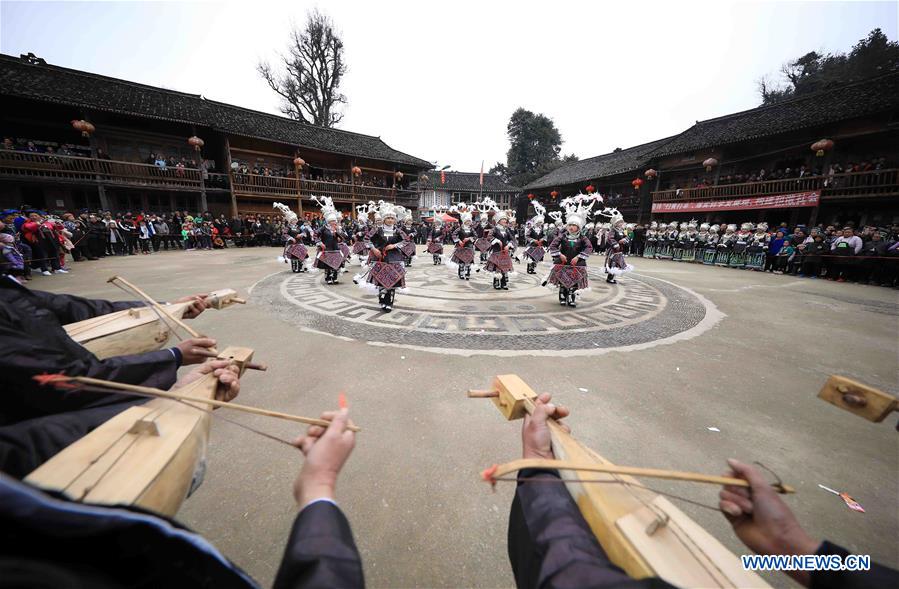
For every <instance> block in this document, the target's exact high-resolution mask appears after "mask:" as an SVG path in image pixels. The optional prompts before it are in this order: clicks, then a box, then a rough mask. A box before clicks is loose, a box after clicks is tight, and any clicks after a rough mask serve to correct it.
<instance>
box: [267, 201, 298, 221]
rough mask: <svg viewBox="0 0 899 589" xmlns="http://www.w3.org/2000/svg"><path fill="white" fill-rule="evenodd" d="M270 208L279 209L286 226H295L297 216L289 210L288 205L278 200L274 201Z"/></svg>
mask: <svg viewBox="0 0 899 589" xmlns="http://www.w3.org/2000/svg"><path fill="white" fill-rule="evenodd" d="M272 208H273V209H278V210H279V211H281V214H282V215H284V220H285V221H286V222H287V226H288V227H296V225H297V222H298V220H299V217H297V214H296V213H294V212H293V211H292V210H290V207H288V206H287V205H285V204H282V203H280V202H276V203H272Z"/></svg>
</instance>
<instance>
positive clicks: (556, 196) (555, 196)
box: [549, 190, 559, 200]
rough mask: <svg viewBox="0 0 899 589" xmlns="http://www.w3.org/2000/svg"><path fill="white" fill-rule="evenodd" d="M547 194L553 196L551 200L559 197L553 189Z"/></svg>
mask: <svg viewBox="0 0 899 589" xmlns="http://www.w3.org/2000/svg"><path fill="white" fill-rule="evenodd" d="M549 195H550V196H551V197H553V200H555V199H557V198H559V193H558V192H556V191H555V190H553V191H552V192H550V193H549Z"/></svg>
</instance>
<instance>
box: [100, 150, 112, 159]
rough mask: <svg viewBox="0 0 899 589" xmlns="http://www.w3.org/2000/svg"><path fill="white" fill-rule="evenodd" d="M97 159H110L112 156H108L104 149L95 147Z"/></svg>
mask: <svg viewBox="0 0 899 589" xmlns="http://www.w3.org/2000/svg"><path fill="white" fill-rule="evenodd" d="M97 159H98V160H111V159H112V158H111V157H109V154H108V153H106V152H105V151H103V150H102V149H97Z"/></svg>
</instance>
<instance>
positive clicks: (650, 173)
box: [643, 168, 659, 180]
mask: <svg viewBox="0 0 899 589" xmlns="http://www.w3.org/2000/svg"><path fill="white" fill-rule="evenodd" d="M643 175H644V176H646V178H647V179H649V180H655V179H656V176H658V175H659V173H658V172H656V171H655V170H653V169H652V168H649V169H648V170H646V171H645V172H643Z"/></svg>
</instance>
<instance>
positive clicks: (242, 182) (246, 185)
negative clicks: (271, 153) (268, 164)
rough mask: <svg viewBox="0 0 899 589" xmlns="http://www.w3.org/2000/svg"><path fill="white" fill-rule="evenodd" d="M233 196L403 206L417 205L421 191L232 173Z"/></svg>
mask: <svg viewBox="0 0 899 589" xmlns="http://www.w3.org/2000/svg"><path fill="white" fill-rule="evenodd" d="M231 180H232V186H233V190H234V194H236V195H239V196H261V197H279V198H297V197H298V196H300V195H301V194H302V196H303V198H309V197H310V196H312V195H315V196H329V197H331V198H333V199H334V201H335V202H352V201H355V202H359V203H361V202H366V201H369V200H374V201H378V200H385V201H388V202H393V203H397V204H401V205H403V206H409V207H411V206H418V192H417V191H413V190H404V189H402V188H399V189H397V188H378V187H376V186H360V185H358V184H356V185H352V184H344V183H341V182H324V181H321V180H306V179H299V180H298V179H297V178H292V177H282V176H261V175H258V174H241V173H239V172H233V173H232V174H231Z"/></svg>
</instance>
